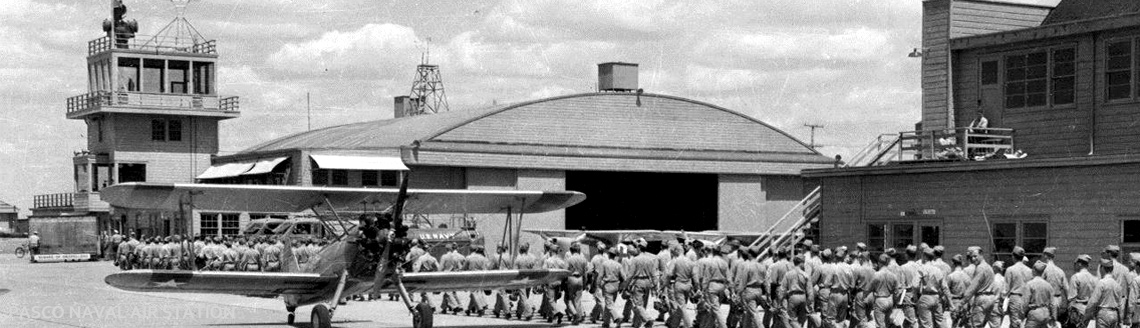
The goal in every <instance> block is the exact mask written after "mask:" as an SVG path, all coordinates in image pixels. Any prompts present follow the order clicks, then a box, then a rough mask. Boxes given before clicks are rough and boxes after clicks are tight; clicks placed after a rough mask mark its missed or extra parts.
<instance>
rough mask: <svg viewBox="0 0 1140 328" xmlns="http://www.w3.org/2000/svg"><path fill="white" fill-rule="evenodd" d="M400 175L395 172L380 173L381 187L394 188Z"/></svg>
mask: <svg viewBox="0 0 1140 328" xmlns="http://www.w3.org/2000/svg"><path fill="white" fill-rule="evenodd" d="M399 179H400V173H399V172H396V171H380V185H381V186H396V185H397V184H399V181H398V180H399Z"/></svg>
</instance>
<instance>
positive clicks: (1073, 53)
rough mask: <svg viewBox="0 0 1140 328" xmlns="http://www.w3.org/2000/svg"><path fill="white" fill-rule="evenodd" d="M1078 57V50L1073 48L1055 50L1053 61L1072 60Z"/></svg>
mask: <svg viewBox="0 0 1140 328" xmlns="http://www.w3.org/2000/svg"><path fill="white" fill-rule="evenodd" d="M1076 59H1077V50H1076V49H1073V48H1068V49H1058V50H1053V61H1055V62H1072V61H1075V60H1076Z"/></svg>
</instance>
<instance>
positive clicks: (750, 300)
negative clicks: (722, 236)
mask: <svg viewBox="0 0 1140 328" xmlns="http://www.w3.org/2000/svg"><path fill="white" fill-rule="evenodd" d="M762 251H763V249H761V248H760V247H759V246H752V247H750V248H748V249H747V250H746V251H744V250H742V251H741V253H742V255H744V259H745V261H743V262H741V263H740V264H739V265H740V266H741V267H743V269H742V270H740V272H741V274H742V277H737V279H736V280H737V281H738V282H740V284H741V286H740V290H741V291H740V293H739V295H740V299H741V300H740V303H741V304H742V305H743V307H744V309H743V310H744V311H743V312H744V316H743V317H742V318H741V322H742V323H743V327H744V328H764V316H763V315H762V314H761V313H760V310H759V309H760V307H761V306H763V307H765V308H767V307H768V295H767V294H768V293H767V291H766V289H767V275H768V267H767V266H765V265H764V264H763V263H760V262H758V261H756V256H758V255H760V253H761V252H762Z"/></svg>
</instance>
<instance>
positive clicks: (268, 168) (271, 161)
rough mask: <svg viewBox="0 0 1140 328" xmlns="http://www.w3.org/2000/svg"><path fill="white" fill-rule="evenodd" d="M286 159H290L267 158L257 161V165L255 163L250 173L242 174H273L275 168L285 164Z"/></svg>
mask: <svg viewBox="0 0 1140 328" xmlns="http://www.w3.org/2000/svg"><path fill="white" fill-rule="evenodd" d="M286 158H288V157H277V158H267V159H263V160H260V161H257V163H253V168H252V169H249V171H248V172H245V173H242V175H250V174H265V173H269V172H273V168H275V167H277V164H281V162H284V161H285V159H286Z"/></svg>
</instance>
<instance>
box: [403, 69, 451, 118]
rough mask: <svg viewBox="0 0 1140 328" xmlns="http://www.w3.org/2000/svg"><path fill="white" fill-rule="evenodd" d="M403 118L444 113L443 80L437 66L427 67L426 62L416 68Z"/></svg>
mask: <svg viewBox="0 0 1140 328" xmlns="http://www.w3.org/2000/svg"><path fill="white" fill-rule="evenodd" d="M408 100H409V101H408V102H409V104H407V106H406V107H404V108H405V110H404V116H413V115H421V114H434V113H439V112H446V111H448V110H449V108H448V107H447V95H446V94H444V92H443V78H442V77H440V75H439V66H438V65H429V64H428V63H427V60H424V63H423V64H420V65H417V66H416V79H415V81H412V92H411V94H410V96H409V99H408Z"/></svg>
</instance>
